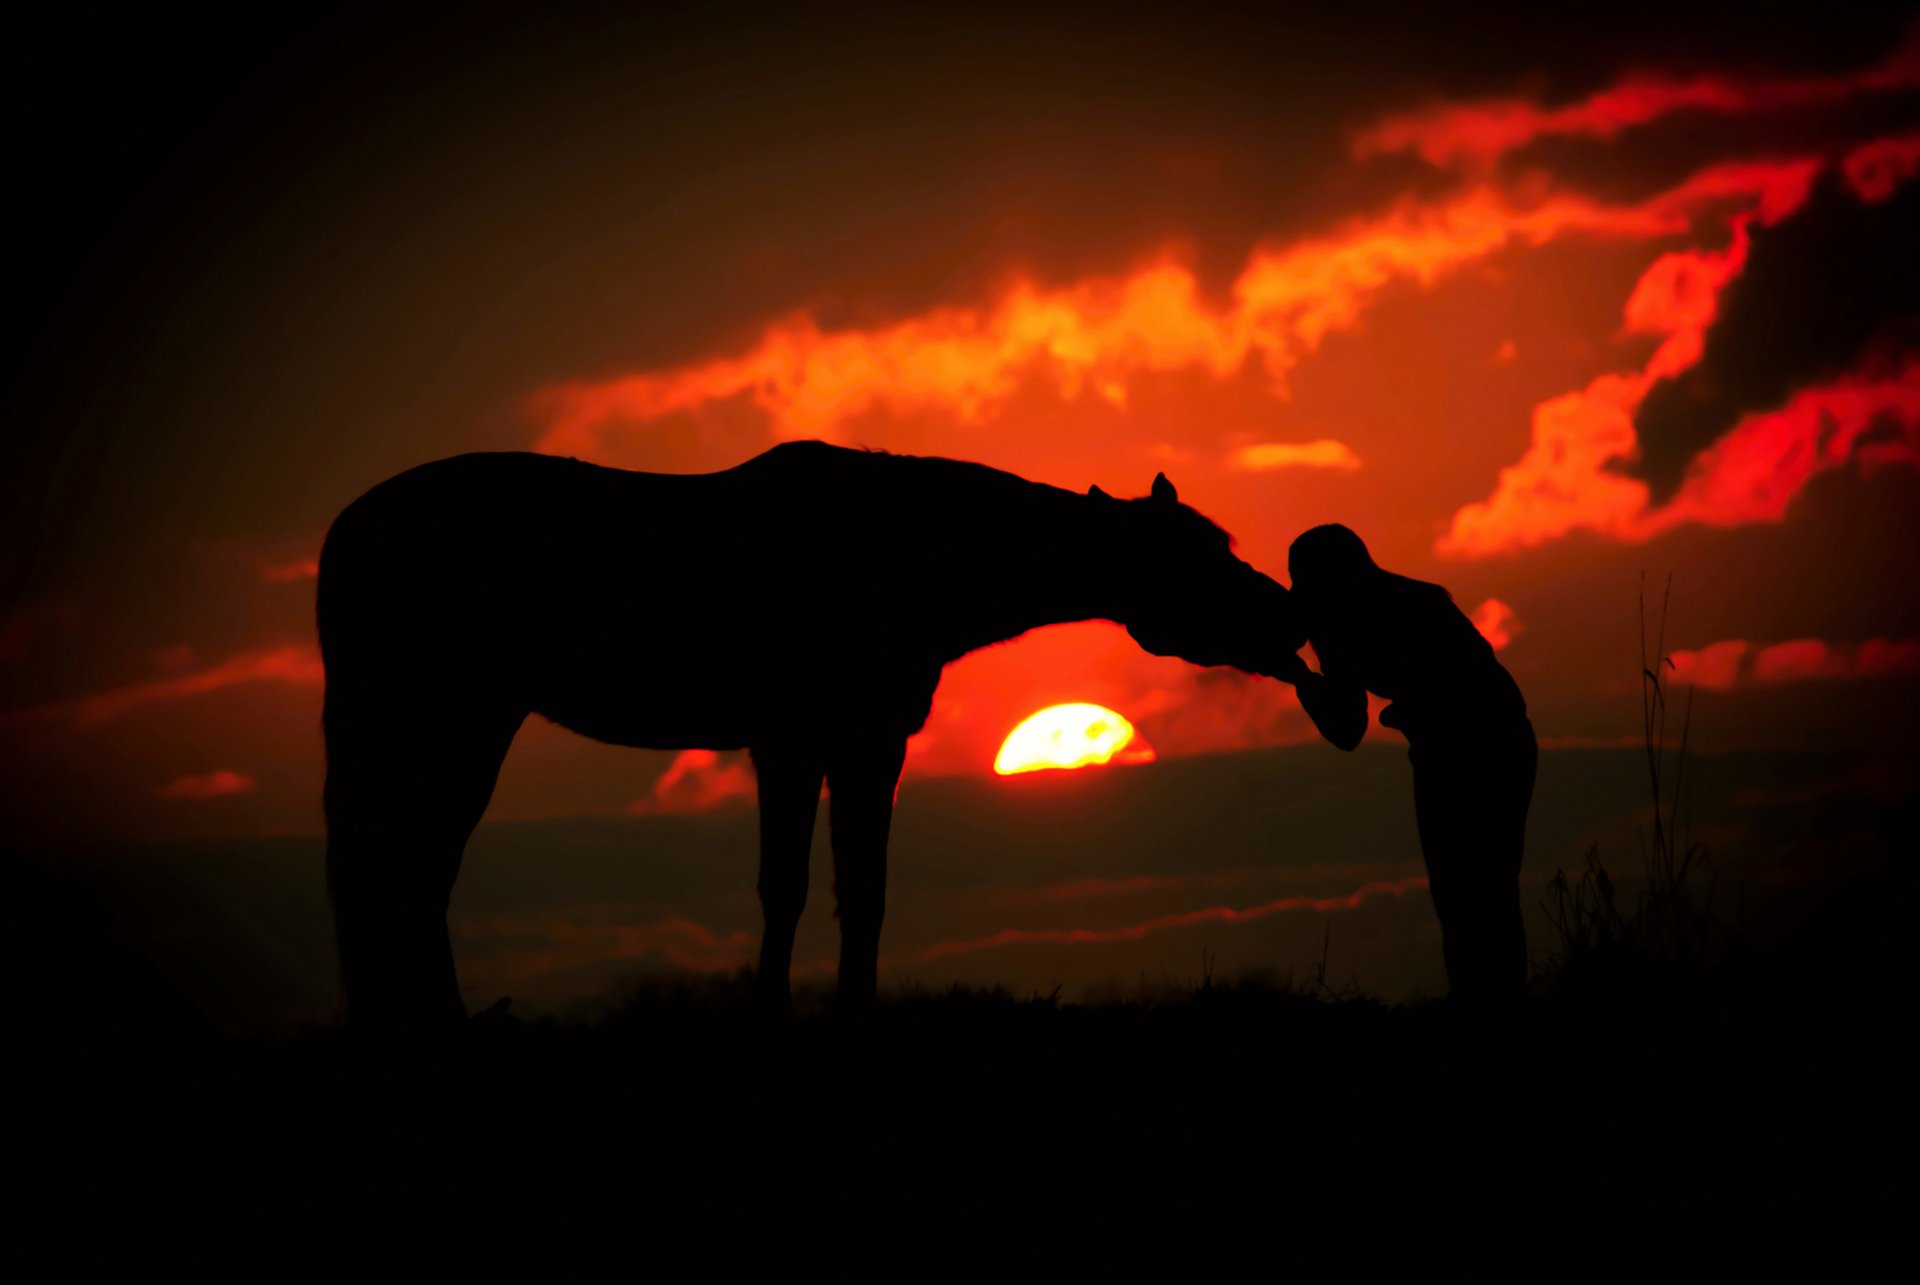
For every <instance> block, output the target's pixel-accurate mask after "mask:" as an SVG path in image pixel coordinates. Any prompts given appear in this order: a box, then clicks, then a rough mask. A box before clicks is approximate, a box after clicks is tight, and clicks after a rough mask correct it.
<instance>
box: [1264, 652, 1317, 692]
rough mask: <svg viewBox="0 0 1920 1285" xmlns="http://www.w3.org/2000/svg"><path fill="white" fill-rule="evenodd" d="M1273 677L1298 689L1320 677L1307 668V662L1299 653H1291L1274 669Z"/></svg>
mask: <svg viewBox="0 0 1920 1285" xmlns="http://www.w3.org/2000/svg"><path fill="white" fill-rule="evenodd" d="M1273 676H1274V677H1275V678H1277V679H1279V680H1280V681H1281V682H1283V683H1292V684H1293V685H1294V686H1295V687H1298V686H1300V685H1301V684H1302V683H1310V682H1312V681H1313V680H1314V679H1316V678H1318V677H1319V676H1320V675H1318V674H1316V673H1314V672H1313V670H1312V669H1310V668H1308V667H1307V662H1306V661H1305V660H1303V659H1301V656H1300V653H1299V652H1297V651H1290V652H1288V653H1287V654H1286V655H1285V656H1284V657H1283V658H1282V659H1281V661H1280V663H1279V664H1278V665H1276V666H1275V667H1274V671H1273Z"/></svg>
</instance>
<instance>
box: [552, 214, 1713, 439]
mask: <svg viewBox="0 0 1920 1285" xmlns="http://www.w3.org/2000/svg"><path fill="white" fill-rule="evenodd" d="M1722 195H1724V193H1722V192H1719V191H1715V190H1708V189H1702V190H1701V191H1699V192H1693V193H1689V192H1676V193H1668V194H1663V196H1662V197H1660V198H1656V199H1655V200H1654V201H1651V202H1646V203H1641V204H1630V205H1609V204H1606V203H1603V202H1596V201H1592V200H1589V199H1587V198H1585V197H1582V196H1579V195H1577V194H1572V193H1564V192H1553V191H1545V192H1542V191H1538V190H1532V191H1528V192H1526V193H1519V192H1509V191H1506V190H1503V189H1501V188H1499V187H1496V186H1476V187H1473V188H1470V189H1468V190H1466V191H1463V192H1459V193H1456V194H1453V195H1451V196H1448V197H1446V198H1443V199H1439V200H1422V199H1418V198H1416V197H1413V196H1407V197H1403V198H1402V199H1400V200H1398V201H1396V202H1394V203H1392V204H1391V205H1390V206H1388V207H1387V208H1386V209H1385V210H1384V211H1381V212H1379V213H1376V214H1374V215H1371V216H1368V217H1362V218H1355V219H1351V220H1348V221H1347V222H1345V223H1342V224H1340V225H1338V226H1336V227H1334V228H1332V229H1331V230H1329V231H1327V232H1326V233H1324V234H1322V235H1319V236H1314V237H1308V238H1304V239H1302V240H1299V241H1295V242H1292V243H1290V244H1286V245H1282V246H1276V247H1268V246H1261V247H1257V248H1255V249H1254V250H1253V251H1252V252H1251V253H1250V254H1249V256H1248V258H1247V260H1246V263H1245V265H1244V267H1243V269H1242V271H1241V272H1240V274H1239V277H1238V278H1237V280H1236V281H1235V282H1234V283H1233V286H1232V289H1231V291H1230V300H1229V302H1228V303H1227V304H1226V305H1225V306H1221V307H1216V306H1214V305H1212V304H1210V303H1209V302H1208V301H1207V300H1206V299H1205V298H1203V296H1202V294H1201V291H1200V288H1199V282H1198V279H1197V278H1196V277H1195V275H1194V273H1193V272H1192V271H1191V270H1190V269H1188V268H1186V267H1184V266H1182V265H1180V264H1178V263H1173V262H1159V263H1155V264H1153V265H1151V266H1148V267H1146V268H1143V269H1141V270H1139V271H1137V272H1135V273H1132V274H1131V275H1128V276H1125V277H1121V278H1102V279H1094V280H1088V281H1083V282H1080V283H1077V284H1074V285H1069V286H1064V287H1060V288H1056V289H1045V288H1042V287H1040V286H1038V285H1035V284H1033V283H1031V282H1023V283H1020V284H1017V285H1015V286H1014V287H1013V288H1012V289H1010V290H1009V291H1007V292H1006V293H1005V294H1004V295H1003V296H1002V297H1001V298H1000V299H999V300H998V301H996V302H994V303H992V304H990V305H989V306H987V307H984V308H939V309H934V310H931V311H928V312H925V313H922V314H920V315H917V316H913V317H909V318H907V319H905V320H902V321H899V322H895V323H893V324H891V325H886V326H879V327H874V328H866V329H846V330H837V331H825V330H822V329H821V328H820V327H819V326H818V325H817V324H816V323H815V322H814V321H813V320H812V318H810V317H808V316H805V315H798V316H794V317H790V318H788V319H786V320H784V321H780V322H777V323H775V324H773V325H771V326H769V327H767V329H766V330H765V331H764V332H763V333H762V334H761V336H760V339H759V340H758V342H757V343H755V344H754V345H752V346H751V347H750V348H748V349H747V350H746V351H745V352H742V353H739V354H737V355H735V356H730V357H723V358H718V359H715V360H710V361H703V362H695V363H692V364H690V365H686V366H682V367H677V368H673V369H667V370H660V371H650V372H643V373H638V374H631V375H623V376H620V377H617V378H614V379H609V380H602V381H596V382H575V383H569V384H563V385H559V386H557V387H554V388H550V389H547V390H545V391H544V392H542V393H541V394H539V395H538V396H537V397H536V398H535V399H534V403H533V407H534V411H535V413H536V415H537V416H538V417H539V418H540V419H541V420H542V422H543V423H544V425H545V427H544V429H543V431H542V432H541V435H540V437H539V440H538V442H537V449H539V450H542V451H547V452H550V453H553V454H560V455H577V456H581V457H584V458H589V459H595V460H598V461H601V462H603V463H610V464H630V465H633V464H642V463H644V462H645V461H646V459H647V449H648V445H649V444H648V439H647V434H646V429H647V426H648V425H650V424H653V423H655V422H657V421H659V420H662V419H664V418H666V417H668V416H672V415H678V414H684V413H689V412H697V411H700V410H702V409H707V408H715V407H718V406H720V405H722V404H728V403H732V402H735V401H736V400H738V399H742V398H744V399H746V400H747V401H748V402H749V403H750V404H751V405H752V406H754V407H755V408H757V410H758V411H759V412H760V413H761V414H762V415H764V417H765V419H766V421H767V425H768V429H769V433H770V435H771V436H772V437H776V438H794V437H820V438H826V439H829V440H832V439H834V438H835V437H837V436H839V435H840V433H841V430H842V429H843V427H844V426H845V425H846V424H847V422H848V421H850V420H852V419H854V418H856V417H858V416H860V415H863V414H866V413H867V412H869V411H872V410H875V409H883V410H887V411H890V412H892V413H894V414H896V415H904V414H910V413H913V412H916V411H921V410H934V411H939V412H943V413H947V414H951V415H953V416H954V417H955V418H956V419H957V420H958V422H960V423H962V424H978V423H981V422H983V421H985V420H987V419H990V418H992V417H993V415H995V414H996V413H997V412H998V411H999V410H1000V408H1001V407H1002V406H1003V405H1004V404H1005V403H1006V402H1007V401H1008V400H1010V399H1011V398H1012V396H1013V395H1014V393H1015V392H1016V391H1017V390H1018V388H1019V387H1020V385H1021V383H1022V381H1023V380H1028V379H1034V378H1038V379H1041V380H1043V381H1045V382H1047V383H1049V384H1051V386H1052V387H1053V388H1054V390H1055V391H1056V392H1057V394H1058V395H1059V396H1060V397H1061V398H1062V399H1065V400H1069V401H1071V400H1074V399H1076V398H1079V397H1082V396H1095V397H1099V398H1102V399H1104V400H1106V401H1108V402H1110V403H1112V404H1114V405H1118V406H1124V405H1125V403H1126V386H1127V380H1128V378H1129V377H1130V376H1132V375H1135V374H1141V373H1147V372H1155V371H1170V370H1178V369H1190V368H1198V369H1202V370H1205V371H1208V372H1210V373H1211V374H1213V375H1214V376H1216V377H1218V378H1223V379H1224V378H1226V377H1227V376H1229V375H1232V374H1234V373H1236V372H1237V371H1239V370H1240V369H1241V368H1242V367H1243V366H1244V364H1245V363H1246V362H1247V361H1248V360H1249V359H1250V358H1254V357H1257V358H1259V359H1260V361H1261V362H1262V363H1263V365H1264V367H1265V369H1266V371H1267V373H1268V374H1269V376H1270V377H1271V378H1272V380H1273V386H1274V390H1275V392H1276V394H1277V395H1280V396H1284V395H1285V391H1286V375H1287V372H1288V371H1289V370H1291V369H1292V368H1293V367H1294V366H1295V365H1296V364H1298V362H1299V361H1300V360H1301V359H1302V358H1303V357H1305V356H1307V355H1309V354H1311V353H1313V352H1315V351H1316V350H1317V349H1318V348H1319V347H1320V345H1321V343H1322V342H1323V341H1324V340H1325V339H1326V337H1327V336H1328V335H1329V334H1332V333H1334V332H1335V331H1339V330H1343V329H1348V328H1351V327H1352V326H1353V325H1354V324H1355V323H1356V322H1357V321H1358V319H1359V318H1360V316H1361V314H1362V313H1363V312H1364V311H1365V310H1366V309H1367V307H1368V306H1369V305H1370V304H1371V303H1372V302H1373V301H1374V300H1375V299H1376V298H1377V297H1378V295H1379V294H1380V293H1381V291H1383V290H1384V289H1386V288H1387V287H1388V286H1391V285H1393V284H1395V283H1398V282H1413V283H1416V284H1418V285H1422V286H1431V285H1433V284H1435V283H1436V282H1438V281H1439V280H1441V279H1442V278H1444V277H1446V276H1448V275H1450V274H1452V273H1454V272H1457V271H1458V270H1460V269H1461V268H1463V267H1465V266H1467V265H1469V264H1472V263H1475V262H1479V261H1481V260H1484V259H1486V258H1487V257H1488V256H1490V255H1493V254H1495V253H1498V252H1500V251H1502V250H1505V249H1507V248H1509V247H1511V246H1516V245H1519V246H1533V247H1537V246H1541V245H1545V244H1547V243H1549V242H1551V241H1554V240H1557V239H1560V238H1562V237H1566V236H1572V235H1590V236H1618V237H1630V238H1635V239H1645V238H1649V237H1656V236H1665V235H1674V234H1678V233H1681V232H1684V231H1685V230H1686V228H1687V215H1688V208H1687V207H1688V206H1689V205H1690V204H1692V203H1695V202H1697V201H1701V200H1709V199H1718V198H1719V197H1721V196H1722Z"/></svg>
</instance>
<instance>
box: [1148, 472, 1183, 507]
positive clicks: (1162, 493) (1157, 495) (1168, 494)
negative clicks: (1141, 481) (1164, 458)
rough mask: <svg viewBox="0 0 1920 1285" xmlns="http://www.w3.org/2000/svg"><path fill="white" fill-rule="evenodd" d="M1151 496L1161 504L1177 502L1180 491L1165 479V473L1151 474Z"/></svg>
mask: <svg viewBox="0 0 1920 1285" xmlns="http://www.w3.org/2000/svg"><path fill="white" fill-rule="evenodd" d="M1153 498H1154V499H1156V500H1158V501H1160V503H1162V504H1178V503H1179V502H1180V493H1179V492H1178V491H1176V490H1174V489H1173V483H1171V482H1169V481H1167V475H1166V474H1165V473H1155V474H1154V475H1153Z"/></svg>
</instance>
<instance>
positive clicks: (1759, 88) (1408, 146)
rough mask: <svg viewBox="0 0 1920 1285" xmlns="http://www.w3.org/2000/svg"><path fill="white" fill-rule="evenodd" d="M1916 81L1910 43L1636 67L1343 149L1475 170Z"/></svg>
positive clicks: (1414, 115)
mask: <svg viewBox="0 0 1920 1285" xmlns="http://www.w3.org/2000/svg"><path fill="white" fill-rule="evenodd" d="M1915 88H1920V44H1915V43H1912V42H1910V43H1909V44H1908V45H1907V47H1906V48H1904V49H1902V50H1901V51H1900V52H1899V53H1898V54H1896V55H1895V56H1894V57H1893V58H1891V59H1889V60H1888V61H1887V62H1885V63H1882V64H1881V65H1880V66H1878V67H1873V68H1869V69H1867V70H1865V71H1858V72H1851V73H1848V74H1845V75H1839V76H1807V77H1771V78H1752V79H1743V78H1740V77H1735V76H1724V75H1713V74H1705V75H1697V76H1689V77H1686V78H1684V79H1677V78H1672V77H1665V76H1653V75H1635V76H1628V77H1626V78H1624V79H1623V80H1621V81H1620V82H1619V83H1618V84H1616V85H1613V86H1611V87H1610V88H1607V89H1603V90H1601V91H1600V92H1599V93H1597V94H1593V95H1591V96H1589V97H1587V98H1584V99H1581V100H1580V101H1579V102H1574V103H1568V104H1566V105H1564V106H1561V107H1545V106H1542V105H1541V104H1540V103H1538V102H1535V101H1532V100H1529V99H1524V98H1495V99H1484V100H1482V101H1480V102H1475V103H1443V104H1437V105H1435V106H1432V107H1428V108H1425V109H1423V110H1420V111H1416V112H1411V113H1406V114H1403V115H1398V116H1390V117H1388V118H1387V119H1385V120H1382V121H1380V122H1378V123H1377V124H1375V125H1372V126H1370V127H1368V128H1367V129H1364V130H1362V131H1360V132H1359V133H1357V134H1356V135H1355V136H1354V138H1353V141H1352V150H1353V154H1354V155H1355V156H1356V157H1359V158H1362V159H1364V158H1366V157H1370V156H1379V155H1384V154H1393V153H1399V152H1412V153H1414V154H1415V155H1417V156H1419V157H1420V158H1421V159H1422V160H1424V161H1426V162H1427V163H1428V164H1429V165H1433V166H1436V167H1438V168H1442V169H1462V170H1467V169H1471V170H1484V169H1488V168H1490V167H1491V166H1492V165H1493V164H1494V163H1495V162H1496V161H1498V160H1500V159H1501V158H1502V157H1504V156H1506V155H1507V154H1508V153H1510V152H1514V151H1517V150H1519V149H1520V148H1523V147H1526V146H1528V145H1529V144H1531V143H1534V142H1536V141H1538V140H1540V139H1543V138H1595V139H1603V140H1604V139H1611V138H1613V137H1614V136H1615V135H1617V134H1619V133H1620V132H1622V131H1623V130H1628V129H1633V128H1636V127H1638V126H1641V125H1647V124H1651V123H1652V122H1654V121H1656V120H1659V119H1660V118H1662V117H1664V116H1669V115H1672V114H1674V113H1676V112H1711V113H1715V114H1718V115H1724V116H1738V115H1747V114H1751V113H1756V112H1766V111H1777V110H1780V109H1782V108H1788V107H1802V108H1804V107H1817V106H1820V105H1822V104H1827V103H1836V102H1841V101H1843V100H1845V99H1848V98H1852V97H1855V96H1857V95H1861V94H1873V93H1887V92H1894V91H1900V90H1911V89H1915Z"/></svg>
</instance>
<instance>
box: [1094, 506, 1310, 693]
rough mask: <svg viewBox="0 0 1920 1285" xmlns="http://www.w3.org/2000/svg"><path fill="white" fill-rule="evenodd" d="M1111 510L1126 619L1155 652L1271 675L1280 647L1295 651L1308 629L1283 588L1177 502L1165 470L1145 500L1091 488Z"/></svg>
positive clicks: (1144, 645) (1143, 643)
mask: <svg viewBox="0 0 1920 1285" xmlns="http://www.w3.org/2000/svg"><path fill="white" fill-rule="evenodd" d="M1088 494H1089V495H1091V496H1092V497H1093V498H1094V499H1096V500H1099V501H1102V502H1103V503H1105V504H1108V505H1111V506H1113V508H1112V510H1111V513H1112V516H1113V518H1114V521H1115V529H1116V530H1117V531H1118V534H1119V542H1120V546H1121V551H1122V559H1123V576H1124V586H1123V598H1124V604H1125V611H1124V619H1123V620H1122V623H1123V624H1124V625H1125V626H1126V629H1127V632H1128V633H1129V634H1131V635H1133V639H1134V641H1135V642H1137V643H1139V644H1140V646H1141V647H1142V648H1144V649H1145V650H1147V651H1149V652H1151V653H1152V654H1154V655H1156V656H1177V657H1179V658H1180V659H1182V660H1186V661H1191V662H1192V663H1194V664H1196V665H1232V666H1234V667H1236V668H1239V669H1244V670H1247V671H1249V672H1253V673H1260V672H1267V671H1268V670H1270V668H1271V662H1272V660H1273V658H1274V657H1275V655H1276V649H1277V648H1285V650H1286V651H1288V652H1291V651H1296V650H1298V649H1299V648H1300V647H1301V646H1302V644H1303V643H1304V641H1305V637H1306V635H1305V633H1304V631H1302V630H1301V628H1300V627H1299V625H1298V623H1297V621H1296V620H1295V618H1294V612H1293V610H1292V607H1291V606H1290V604H1289V603H1288V600H1287V591H1286V589H1285V588H1284V587H1283V586H1281V585H1280V584H1279V583H1278V582H1277V581H1275V580H1273V579H1271V578H1270V577H1268V576H1264V575H1262V574H1261V573H1260V572H1258V571H1256V570H1254V569H1253V567H1251V566H1249V565H1248V564H1247V563H1246V562H1244V561H1243V560H1241V558H1240V557H1239V556H1238V555H1237V554H1235V553H1234V551H1233V538H1232V537H1231V536H1229V535H1228V534H1227V533H1226V532H1225V531H1223V530H1221V529H1220V528H1219V527H1218V526H1215V525H1214V524H1213V523H1212V522H1211V521H1209V520H1208V519H1207V518H1206V517H1204V516H1202V515H1201V514H1200V513H1199V512H1197V511H1196V510H1194V509H1193V508H1191V507H1189V506H1187V505H1185V504H1182V503H1180V497H1179V494H1178V493H1177V492H1176V491H1175V490H1174V488H1173V483H1172V482H1169V481H1168V480H1167V475H1166V474H1164V473H1162V474H1160V475H1159V476H1158V477H1156V478H1154V479H1153V490H1152V492H1151V493H1150V494H1149V495H1147V496H1146V497H1145V498H1144V499H1138V500H1116V499H1114V498H1112V497H1111V496H1109V495H1108V494H1107V493H1106V492H1104V491H1102V490H1101V489H1100V488H1099V487H1097V486H1096V487H1094V488H1093V489H1092V490H1091V491H1089V492H1088Z"/></svg>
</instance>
